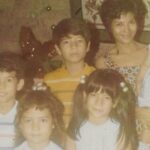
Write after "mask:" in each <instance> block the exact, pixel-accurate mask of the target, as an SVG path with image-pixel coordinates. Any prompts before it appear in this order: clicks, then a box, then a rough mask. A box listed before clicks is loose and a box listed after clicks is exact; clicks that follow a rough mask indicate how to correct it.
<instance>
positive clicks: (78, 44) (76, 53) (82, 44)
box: [55, 34, 90, 63]
mask: <svg viewBox="0 0 150 150" xmlns="http://www.w3.org/2000/svg"><path fill="white" fill-rule="evenodd" d="M89 47H90V43H87V42H86V40H85V38H84V37H83V36H82V35H72V34H70V35H68V36H67V37H64V38H62V40H61V42H60V44H59V46H55V48H56V50H57V51H58V53H59V54H60V55H62V57H63V58H64V60H65V62H69V63H76V62H80V61H83V60H84V58H85V55H86V53H87V52H88V51H89Z"/></svg>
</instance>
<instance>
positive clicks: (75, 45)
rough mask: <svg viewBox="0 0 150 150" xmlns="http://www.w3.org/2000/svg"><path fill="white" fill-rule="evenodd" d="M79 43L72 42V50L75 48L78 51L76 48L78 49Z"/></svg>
mask: <svg viewBox="0 0 150 150" xmlns="http://www.w3.org/2000/svg"><path fill="white" fill-rule="evenodd" d="M77 45H78V44H77V42H76V41H72V42H71V48H72V49H73V48H75V49H76V47H77Z"/></svg>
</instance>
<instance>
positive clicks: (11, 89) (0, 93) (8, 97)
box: [0, 71, 24, 104]
mask: <svg viewBox="0 0 150 150" xmlns="http://www.w3.org/2000/svg"><path fill="white" fill-rule="evenodd" d="M23 84H24V80H23V79H21V80H19V81H18V79H17V78H16V73H15V72H14V71H12V72H0V104H8V103H12V102H15V100H16V92H17V91H19V90H21V88H22V87H23Z"/></svg>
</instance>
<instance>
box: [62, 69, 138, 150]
mask: <svg viewBox="0 0 150 150" xmlns="http://www.w3.org/2000/svg"><path fill="white" fill-rule="evenodd" d="M135 106H136V96H135V94H134V92H133V89H132V87H131V86H130V85H129V83H127V82H126V81H125V79H124V78H123V76H122V75H121V74H120V73H118V72H117V71H115V70H111V69H101V70H96V71H94V72H93V73H91V74H90V75H89V76H88V77H87V79H85V80H82V82H81V83H80V85H79V86H78V87H77V89H76V92H75V95H74V104H73V116H72V119H71V121H70V124H69V127H68V137H67V140H66V144H65V150H137V146H138V140H137V134H136V128H135V126H136V125H135Z"/></svg>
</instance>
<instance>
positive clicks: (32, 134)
mask: <svg viewBox="0 0 150 150" xmlns="http://www.w3.org/2000/svg"><path fill="white" fill-rule="evenodd" d="M53 127H54V125H53V121H52V116H51V114H50V112H49V110H48V109H46V108H45V109H43V110H39V109H36V107H33V108H30V109H29V110H27V111H26V112H24V114H23V116H22V118H21V120H20V130H21V132H22V134H23V135H24V137H25V139H26V140H27V141H28V143H30V144H32V145H33V144H34V145H40V144H42V145H43V144H44V143H48V142H49V139H50V135H51V132H52V129H53Z"/></svg>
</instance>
